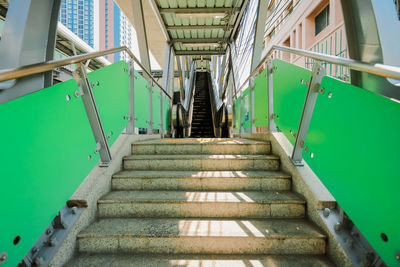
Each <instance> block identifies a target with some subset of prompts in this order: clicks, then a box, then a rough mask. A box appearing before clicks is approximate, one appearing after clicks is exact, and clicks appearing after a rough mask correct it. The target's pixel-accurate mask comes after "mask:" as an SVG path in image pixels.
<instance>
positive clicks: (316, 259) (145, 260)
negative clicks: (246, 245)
mask: <svg viewBox="0 0 400 267" xmlns="http://www.w3.org/2000/svg"><path fill="white" fill-rule="evenodd" d="M66 266H70V267H92V266H110V267H125V266H140V267H172V266H180V267H201V266H203V267H205V266H213V267H245V266H271V267H273V266H279V267H304V266H308V267H334V266H335V265H334V264H332V262H330V261H329V260H328V259H327V258H326V257H324V256H319V255H306V256H305V255H295V256H293V255H240V254H238V255H168V254H164V255H162V254H158V255H157V254H151V255H149V254H135V255H131V254H94V255H89V254H80V255H78V256H77V257H75V258H74V259H73V260H72V261H70V262H69V263H68V264H67V265H66Z"/></svg>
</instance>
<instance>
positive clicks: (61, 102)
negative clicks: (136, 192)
mask: <svg viewBox="0 0 400 267" xmlns="http://www.w3.org/2000/svg"><path fill="white" fill-rule="evenodd" d="M76 91H79V89H78V86H77V84H76V82H75V81H74V80H69V81H66V82H63V83H60V84H57V85H54V86H52V87H49V88H46V89H43V90H41V91H38V92H35V93H32V94H29V95H26V96H24V97H21V98H18V99H15V100H12V101H10V102H7V103H4V104H1V105H0V114H1V117H0V125H1V126H2V127H1V131H0V140H1V153H0V162H1V179H0V203H2V210H1V219H0V248H1V249H0V250H1V251H6V252H7V253H8V255H9V258H8V259H7V261H6V263H5V264H4V266H16V265H17V264H18V263H19V262H20V261H21V260H22V258H23V257H24V256H25V254H26V253H27V252H28V251H29V249H30V248H31V247H32V246H33V245H34V243H35V242H36V241H37V239H38V238H39V237H40V235H41V234H42V233H43V231H44V230H45V229H46V227H47V226H48V225H49V224H50V223H51V221H52V220H53V219H54V217H55V216H56V215H57V213H58V211H59V210H60V209H61V208H62V207H63V206H64V204H65V203H66V201H67V200H68V199H69V197H70V196H71V195H72V194H73V192H74V191H75V190H76V189H77V188H78V186H79V185H80V183H81V182H82V181H83V179H84V178H85V177H86V176H87V174H88V173H89V172H90V171H91V170H92V169H93V167H94V166H95V165H96V163H97V162H98V160H99V154H94V149H95V147H96V143H95V140H94V137H93V135H92V130H91V128H90V125H89V121H88V119H87V116H86V112H85V109H84V106H83V103H82V99H81V97H75V92H76ZM68 97H69V98H70V100H69V101H68V100H67V98H68ZM89 156H90V159H89ZM16 237H20V242H19V243H18V244H17V245H14V244H13V241H14V240H15V238H16ZM2 266H3V265H2Z"/></svg>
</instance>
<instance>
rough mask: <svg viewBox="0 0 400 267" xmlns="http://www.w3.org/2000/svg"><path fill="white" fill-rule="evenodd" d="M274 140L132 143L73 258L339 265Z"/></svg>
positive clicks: (79, 261)
mask: <svg viewBox="0 0 400 267" xmlns="http://www.w3.org/2000/svg"><path fill="white" fill-rule="evenodd" d="M270 153H271V146H270V144H269V143H268V142H258V141H249V140H243V139H184V140H170V139H166V140H160V141H151V142H142V143H134V144H132V154H133V155H132V156H128V157H126V158H125V159H124V162H123V165H124V170H123V171H121V172H119V173H117V174H115V175H114V176H113V179H112V192H110V193H109V194H107V195H106V196H104V197H103V198H102V199H100V200H99V201H98V215H99V220H98V221H96V222H95V223H93V224H92V225H90V226H89V227H88V228H87V229H85V230H84V231H82V232H81V233H80V234H79V235H78V237H77V242H78V248H79V254H78V256H77V257H76V258H74V259H73V260H72V261H71V262H69V263H68V266H332V264H331V263H330V262H329V261H328V260H327V259H326V258H325V256H324V254H325V247H326V242H325V235H324V234H323V233H322V232H321V231H319V229H318V228H316V227H315V226H314V225H313V224H312V223H310V222H309V221H307V220H306V219H305V204H306V203H305V200H304V199H303V198H302V197H301V196H300V195H298V194H296V193H294V192H292V191H291V190H290V189H291V178H290V177H289V176H288V175H286V174H285V173H282V172H281V171H280V160H279V157H277V156H274V155H271V154H270Z"/></svg>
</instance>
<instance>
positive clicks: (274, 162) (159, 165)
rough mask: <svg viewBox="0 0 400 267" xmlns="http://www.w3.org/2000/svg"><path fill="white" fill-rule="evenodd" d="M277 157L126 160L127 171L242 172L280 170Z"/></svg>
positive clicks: (213, 156)
mask: <svg viewBox="0 0 400 267" xmlns="http://www.w3.org/2000/svg"><path fill="white" fill-rule="evenodd" d="M279 165H280V159H279V157H278V156H275V155H132V156H127V157H125V158H124V169H125V170H166V171H167V170H171V171H172V170H182V171H187V170H202V171H242V170H265V171H277V170H279Z"/></svg>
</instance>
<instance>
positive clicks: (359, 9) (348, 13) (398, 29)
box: [341, 0, 400, 99]
mask: <svg viewBox="0 0 400 267" xmlns="http://www.w3.org/2000/svg"><path fill="white" fill-rule="evenodd" d="M341 6H342V10H343V18H344V23H345V29H346V37H347V44H348V50H349V57H350V58H351V59H356V60H360V61H363V62H368V63H383V64H387V65H392V66H400V63H399V62H400V53H398V50H397V49H396V45H393V44H399V43H400V24H399V21H398V18H397V14H396V7H395V4H394V1H392V0H391V1H381V0H341ZM388 25H390V27H389V26H388ZM350 73H351V83H352V84H354V85H356V86H359V87H361V88H364V89H367V90H370V91H373V92H376V93H378V94H381V95H384V96H386V97H392V98H396V99H400V90H399V87H398V86H395V85H394V84H400V81H394V80H389V81H388V79H386V78H384V77H379V76H376V75H372V74H368V73H366V72H359V71H354V70H352V71H351V72H350Z"/></svg>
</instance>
